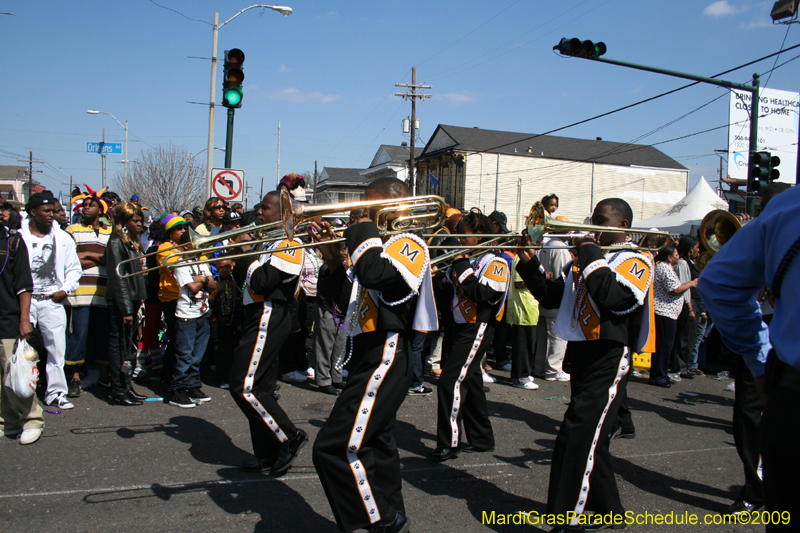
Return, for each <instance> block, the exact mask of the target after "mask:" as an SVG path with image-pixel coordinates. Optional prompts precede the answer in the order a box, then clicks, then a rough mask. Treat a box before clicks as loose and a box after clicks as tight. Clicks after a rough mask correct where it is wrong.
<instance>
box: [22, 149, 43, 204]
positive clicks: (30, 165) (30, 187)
mask: <svg viewBox="0 0 800 533" xmlns="http://www.w3.org/2000/svg"><path fill="white" fill-rule="evenodd" d="M28 155H29V158H28V159H17V161H22V162H23V163H28V196H27V198H25V201H26V202H27V201H28V200H30V199H31V194H33V173H34V172H41V170H33V164H34V163H39V164H42V163H44V161H34V160H33V152H28Z"/></svg>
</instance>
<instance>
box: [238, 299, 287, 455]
mask: <svg viewBox="0 0 800 533" xmlns="http://www.w3.org/2000/svg"><path fill="white" fill-rule="evenodd" d="M291 320H292V319H291V316H290V314H289V309H288V308H287V306H286V305H285V304H282V303H277V302H276V303H271V302H269V301H267V302H264V304H263V305H249V306H247V307H246V308H245V333H244V335H243V336H242V340H241V341H240V342H239V346H237V347H236V350H235V351H234V352H233V360H232V361H231V371H230V386H231V388H230V391H231V394H232V395H233V399H234V400H235V401H236V403H237V405H238V406H239V409H241V410H242V412H243V413H244V414H245V416H246V417H247V420H248V422H249V423H250V438H251V440H252V442H253V454H254V455H255V456H256V457H257V458H259V459H266V458H273V457H274V458H276V459H277V457H278V453H279V451H280V446H281V443H283V442H285V441H286V440H288V439H292V438H294V437H295V436H296V435H297V428H296V427H295V425H294V424H293V423H292V421H291V420H290V419H289V417H288V415H287V414H286V412H285V411H284V410H283V409H282V408H281V406H280V405H278V401H277V400H276V399H275V397H274V396H273V394H272V393H273V392H274V391H275V382H276V381H277V379H278V352H279V351H280V350H281V348H282V347H283V344H284V342H285V341H286V337H287V336H288V334H289V326H290V324H291Z"/></svg>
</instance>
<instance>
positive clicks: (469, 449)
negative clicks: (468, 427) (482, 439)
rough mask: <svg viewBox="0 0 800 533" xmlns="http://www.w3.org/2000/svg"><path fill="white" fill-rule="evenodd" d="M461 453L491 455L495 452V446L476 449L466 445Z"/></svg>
mask: <svg viewBox="0 0 800 533" xmlns="http://www.w3.org/2000/svg"><path fill="white" fill-rule="evenodd" d="M461 451H462V452H465V453H489V452H493V451H494V446H491V447H489V448H476V447H475V446H473V445H472V444H465V445H463V446H462V447H461Z"/></svg>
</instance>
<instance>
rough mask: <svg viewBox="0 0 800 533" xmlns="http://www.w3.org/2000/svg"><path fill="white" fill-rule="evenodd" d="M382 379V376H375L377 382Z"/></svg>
mask: <svg viewBox="0 0 800 533" xmlns="http://www.w3.org/2000/svg"><path fill="white" fill-rule="evenodd" d="M381 377H382V376H381V375H380V374H375V377H374V378H373V379H375V381H378V380H380V379H381Z"/></svg>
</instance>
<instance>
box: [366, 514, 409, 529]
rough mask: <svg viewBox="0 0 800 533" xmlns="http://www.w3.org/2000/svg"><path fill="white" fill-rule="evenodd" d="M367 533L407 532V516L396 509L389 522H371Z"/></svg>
mask: <svg viewBox="0 0 800 533" xmlns="http://www.w3.org/2000/svg"><path fill="white" fill-rule="evenodd" d="M369 533H408V518H406V516H405V515H404V514H403V513H401V512H400V511H397V514H396V515H395V517H394V520H392V521H391V522H389V523H383V522H378V523H376V524H372V525H371V526H370V528H369Z"/></svg>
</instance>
